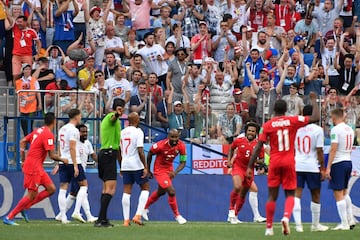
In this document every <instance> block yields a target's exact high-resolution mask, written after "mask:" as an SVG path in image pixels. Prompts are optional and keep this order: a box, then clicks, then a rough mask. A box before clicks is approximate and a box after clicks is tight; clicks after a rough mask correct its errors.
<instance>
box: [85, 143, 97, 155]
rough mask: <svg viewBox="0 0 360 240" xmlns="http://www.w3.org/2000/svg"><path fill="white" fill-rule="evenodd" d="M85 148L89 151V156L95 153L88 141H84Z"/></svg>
mask: <svg viewBox="0 0 360 240" xmlns="http://www.w3.org/2000/svg"><path fill="white" fill-rule="evenodd" d="M86 147H87V148H88V149H89V155H91V154H93V153H94V152H95V151H94V148H93V146H92V144H91V142H90V141H89V140H86Z"/></svg>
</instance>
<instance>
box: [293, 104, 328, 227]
mask: <svg viewBox="0 0 360 240" xmlns="http://www.w3.org/2000/svg"><path fill="white" fill-rule="evenodd" d="M311 113H312V106H311V105H306V106H305V107H304V108H303V116H310V115H311ZM323 147H324V131H323V129H322V128H321V127H319V126H318V125H316V124H308V125H306V126H305V127H302V128H299V129H298V131H297V133H296V137H295V170H296V177H297V188H296V190H295V205H294V210H293V214H294V220H295V224H296V228H295V230H296V231H297V232H303V231H304V229H303V226H302V224H301V204H300V200H301V195H302V191H303V188H304V186H305V183H306V184H307V186H308V188H309V189H310V192H311V203H310V209H311V216H312V224H311V231H312V232H323V231H326V230H328V229H329V227H327V226H324V225H322V224H320V223H319V221H320V209H321V205H320V189H321V181H323V180H324V178H325V164H324V152H323Z"/></svg>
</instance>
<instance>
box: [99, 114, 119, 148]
mask: <svg viewBox="0 0 360 240" xmlns="http://www.w3.org/2000/svg"><path fill="white" fill-rule="evenodd" d="M114 114H115V112H111V113H108V114H107V115H106V116H105V117H104V119H103V120H102V121H101V125H100V137H101V149H109V148H111V147H112V149H114V150H119V145H120V131H121V125H120V120H118V119H117V120H116V121H115V122H113V121H111V117H112V116H113V115H114Z"/></svg>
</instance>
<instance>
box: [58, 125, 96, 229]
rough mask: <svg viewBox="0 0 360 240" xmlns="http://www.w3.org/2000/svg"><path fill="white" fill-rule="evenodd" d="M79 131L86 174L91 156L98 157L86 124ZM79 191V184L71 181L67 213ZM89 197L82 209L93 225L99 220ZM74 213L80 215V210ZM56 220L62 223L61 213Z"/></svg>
mask: <svg viewBox="0 0 360 240" xmlns="http://www.w3.org/2000/svg"><path fill="white" fill-rule="evenodd" d="M77 129H79V132H80V142H78V144H77V147H78V148H79V151H80V159H81V166H82V167H83V169H84V172H85V171H86V166H87V161H88V158H89V156H91V157H92V159H94V160H95V161H97V155H96V153H95V152H94V148H93V146H92V144H91V142H90V141H89V140H88V139H87V136H88V128H87V126H86V125H85V124H80V125H78V126H77ZM58 167H59V165H57V166H56V167H55V168H54V170H53V171H52V172H53V173H56V172H57V171H58ZM79 190H80V186H79V184H78V182H77V181H74V180H73V181H71V187H70V194H69V195H68V196H67V198H66V212H67V211H68V210H69V209H70V208H71V207H72V205H73V203H74V202H75V199H76V195H77V193H78V192H79ZM87 196H88V195H87V194H86V198H85V199H84V201H83V202H82V204H81V207H82V208H83V210H84V212H85V215H86V221H87V222H89V223H93V222H95V221H96V220H97V217H94V216H93V215H92V214H91V211H90V204H89V199H88V197H87ZM74 213H75V214H80V209H74ZM55 220H57V221H61V213H59V214H58V215H57V216H56V217H55ZM84 222H85V220H84Z"/></svg>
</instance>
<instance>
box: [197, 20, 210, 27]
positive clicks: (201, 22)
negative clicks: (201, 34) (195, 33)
mask: <svg viewBox="0 0 360 240" xmlns="http://www.w3.org/2000/svg"><path fill="white" fill-rule="evenodd" d="M200 25H205V26H206V27H207V26H208V25H207V23H206V22H205V21H200V22H199V26H200Z"/></svg>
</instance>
